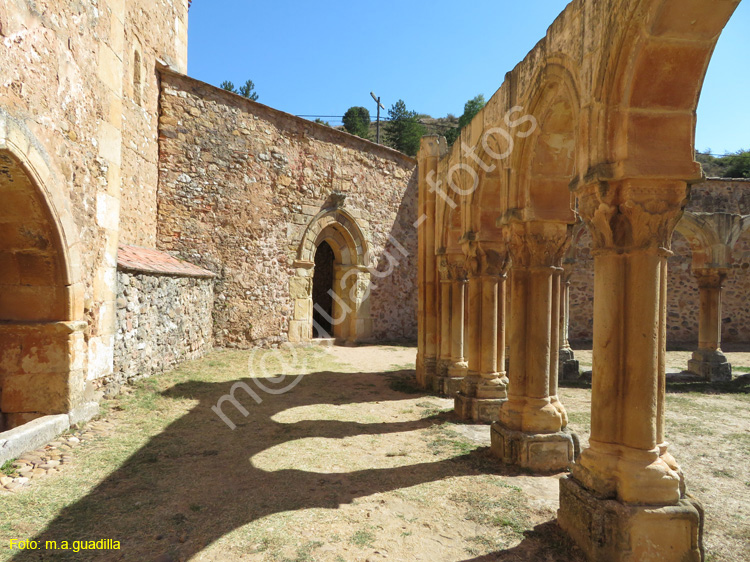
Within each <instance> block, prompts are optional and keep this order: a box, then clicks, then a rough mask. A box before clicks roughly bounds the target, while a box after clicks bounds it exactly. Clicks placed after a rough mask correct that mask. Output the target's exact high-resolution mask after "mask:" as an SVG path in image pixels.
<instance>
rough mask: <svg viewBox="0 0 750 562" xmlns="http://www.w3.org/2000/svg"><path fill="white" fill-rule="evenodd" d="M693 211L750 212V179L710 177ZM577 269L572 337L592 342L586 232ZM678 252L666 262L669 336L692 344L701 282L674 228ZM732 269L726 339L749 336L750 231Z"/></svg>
mask: <svg viewBox="0 0 750 562" xmlns="http://www.w3.org/2000/svg"><path fill="white" fill-rule="evenodd" d="M687 210H689V211H695V212H699V211H700V212H709V213H710V212H723V213H735V214H740V215H748V214H750V180H724V179H721V180H719V179H710V180H707V181H705V182H703V183H700V184H696V185H694V186H693V188H692V190H691V194H690V203H689V205H688V207H687ZM576 247H577V249H576V261H577V263H578V265H577V267H576V272H575V273H574V274H573V277H572V278H571V291H570V293H571V296H570V304H571V306H570V316H571V318H570V337H571V339H572V340H574V341H590V340H591V337H592V335H591V334H592V328H593V312H594V307H593V295H594V289H593V287H594V264H593V259H592V257H591V238H590V237H589V235H588V233H586V232H584V233H583V234H582V236H581V238H580V240H579V241H578V243H577V244H576ZM672 251H673V252H674V256H673V257H671V258H669V265H668V275H669V277H668V280H667V290H668V302H667V341H668V343H670V344H672V345H676V346H679V347H686V348H688V349H691V348H692V347H693V346H694V345H695V344H696V343H697V341H698V312H699V300H698V298H699V297H698V284H697V283H696V281H695V278H694V277H693V274H692V268H691V265H692V254H691V251H690V246H689V245H688V243H687V241H686V240H685V238H684V237H683V236H682V235H680V234H679V233H677V232H676V233H675V234H674V237H673V238H672ZM734 258H735V263H734V267H733V270H732V273H731V274H730V276H729V277H728V278H727V281H726V283H725V284H724V299H723V314H722V316H723V328H722V339H723V341H724V342H727V343H729V342H748V341H750V299H748V295H750V275H748V270H749V269H750V232H745V234H743V235H742V237H741V238H740V240H739V241H738V242H737V245H736V246H735V251H734Z"/></svg>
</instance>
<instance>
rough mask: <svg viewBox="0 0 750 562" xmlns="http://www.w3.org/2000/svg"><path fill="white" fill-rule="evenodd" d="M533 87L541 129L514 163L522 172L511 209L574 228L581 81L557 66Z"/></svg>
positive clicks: (534, 108) (513, 188)
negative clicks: (571, 225)
mask: <svg viewBox="0 0 750 562" xmlns="http://www.w3.org/2000/svg"><path fill="white" fill-rule="evenodd" d="M551 58H552V60H553V61H557V59H558V58H559V59H560V60H561V61H564V60H565V59H564V58H562V57H551ZM532 83H533V84H534V85H535V88H534V91H535V92H537V93H536V95H535V97H534V98H533V100H532V102H531V104H530V106H529V108H528V112H529V114H530V115H533V116H534V118H535V119H536V123H537V126H536V128H535V129H534V131H533V133H532V134H531V135H530V136H529V137H528V138H526V139H524V140H523V144H522V146H520V147H519V148H520V150H519V151H518V157H517V158H516V159H514V167H515V168H516V170H517V173H516V175H515V181H513V182H512V183H511V185H510V201H509V204H510V208H512V209H519V210H522V211H521V212H522V213H523V215H524V216H523V218H524V219H525V220H552V221H562V222H567V223H573V222H574V221H575V196H574V195H573V194H572V193H571V191H570V187H569V186H570V183H571V181H572V180H573V178H574V177H575V175H576V173H577V169H578V162H577V160H578V157H579V155H580V154H581V153H582V150H581V148H580V146H579V144H580V134H579V124H578V123H579V113H580V101H579V92H578V88H577V86H576V79H575V77H574V75H573V74H572V73H571V72H570V71H569V70H568V68H567V67H566V66H565V65H564V64H562V63H558V62H551V63H549V64H547V65H546V66H545V67H544V68H543V69H542V70H541V71H540V72H539V74H538V75H537V78H536V80H534V81H533V82H532Z"/></svg>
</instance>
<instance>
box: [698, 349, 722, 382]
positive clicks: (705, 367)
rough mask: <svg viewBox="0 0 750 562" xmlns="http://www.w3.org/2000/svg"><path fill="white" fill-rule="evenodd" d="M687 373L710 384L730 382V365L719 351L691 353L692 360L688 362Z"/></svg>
mask: <svg viewBox="0 0 750 562" xmlns="http://www.w3.org/2000/svg"><path fill="white" fill-rule="evenodd" d="M688 372H690V373H693V374H695V375H698V376H699V377H702V378H704V379H706V380H710V381H711V382H727V381H731V380H732V365H730V364H729V363H728V362H727V358H726V356H725V355H724V354H723V353H722V352H721V351H719V350H716V351H708V350H705V351H704V350H701V349H699V350H698V351H695V352H693V358H692V359H691V360H690V361H688Z"/></svg>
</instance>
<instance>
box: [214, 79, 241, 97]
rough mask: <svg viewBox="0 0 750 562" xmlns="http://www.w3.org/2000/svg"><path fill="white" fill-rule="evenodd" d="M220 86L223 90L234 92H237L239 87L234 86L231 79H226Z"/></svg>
mask: <svg viewBox="0 0 750 562" xmlns="http://www.w3.org/2000/svg"><path fill="white" fill-rule="evenodd" d="M219 88H221V89H222V90H226V91H227V92H232V93H233V94H237V93H239V92H237V88H235V87H234V84H233V83H232V82H230V81H229V80H224V81H223V82H222V83H221V84H219Z"/></svg>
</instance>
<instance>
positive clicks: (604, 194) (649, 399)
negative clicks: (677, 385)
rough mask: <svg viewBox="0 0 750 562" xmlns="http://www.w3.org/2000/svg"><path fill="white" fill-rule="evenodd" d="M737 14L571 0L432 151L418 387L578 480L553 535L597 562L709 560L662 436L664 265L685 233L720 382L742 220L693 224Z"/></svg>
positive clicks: (501, 444)
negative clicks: (578, 322) (576, 251)
mask: <svg viewBox="0 0 750 562" xmlns="http://www.w3.org/2000/svg"><path fill="white" fill-rule="evenodd" d="M738 3H739V2H738V0H721V1H717V2H706V1H701V0H690V1H687V2H686V1H684V0H681V1H678V0H649V1H642V2H631V3H626V4H623V3H616V2H612V1H605V2H595V1H593V0H580V1H575V2H572V3H571V4H570V5H569V6H568V7H567V8H566V10H565V11H564V12H563V13H562V14H561V15H560V16H559V17H558V19H557V20H556V21H555V22H554V24H553V25H552V26H551V27H550V28H549V31H548V33H547V36H546V37H545V38H544V39H543V40H542V41H541V42H540V43H539V44H538V45H537V46H536V47H535V48H534V49H533V50H532V51H531V53H529V55H528V56H527V57H526V59H525V60H524V61H522V62H521V63H520V64H519V65H518V66H517V67H516V68H515V69H514V70H513V71H512V72H510V73H509V74H508V75H507V77H506V80H505V82H504V83H503V85H502V87H501V88H500V89H499V90H498V92H497V93H496V94H495V95H494V96H493V97H492V99H491V100H490V101H489V102H488V103H487V105H486V107H485V108H484V109H483V110H482V111H481V112H480V113H479V114H478V115H477V116H476V117H475V118H474V120H473V121H472V122H471V124H470V125H469V126H468V127H466V128H465V129H464V130H463V131H462V134H461V137H460V139H459V140H458V141H457V142H456V143H455V144H454V145H453V147H452V149H451V150H449V149H448V148H447V147H446V145H445V141H444V139H441V138H438V137H427V138H424V139H423V141H422V147H421V150H420V153H419V157H418V162H419V198H420V199H419V212H420V213H422V214H423V215H424V216H426V221H425V228H424V230H423V231H422V232H421V235H420V240H419V260H420V261H419V291H420V299H419V354H418V359H417V377H418V380H419V382H420V383H421V384H422V386H424V387H426V388H436V389H437V390H443V391H446V392H450V391H453V390H454V389H457V388H458V393H457V395H456V400H455V404H456V406H455V409H456V413H457V414H458V415H459V416H460V417H463V418H465V419H473V420H476V421H494V423H493V424H492V430H491V431H492V449H493V452H494V453H495V454H496V455H497V456H498V457H499V458H500V460H501V461H502V462H505V463H510V464H515V465H519V466H521V467H525V468H527V469H530V470H533V471H535V472H549V471H559V470H561V469H563V468H565V467H566V466H568V465H570V466H571V467H572V471H571V474H570V476H568V477H566V478H563V479H562V480H561V484H560V490H561V495H560V510H559V514H558V522H559V524H560V526H561V527H562V528H563V529H564V530H565V531H567V532H568V533H569V534H570V535H571V536H572V537H573V538H574V540H575V541H576V542H577V543H578V544H579V545H580V546H581V548H582V549H583V550H584V551H585V552H586V553H587V555H588V556H589V558H590V559H591V560H597V561H598V560H623V561H624V560H628V561H633V562H635V561H643V560H670V561H675V562H677V561H680V562H682V561H685V560H701V559H702V545H701V536H700V533H701V528H702V522H701V517H702V515H701V509H700V507H698V506H696V505H694V502H693V501H692V500H690V499H689V497H688V496H687V495H686V488H685V481H684V477H683V475H682V472H681V470H680V468H679V466H678V464H677V462H676V460H675V459H674V458H673V457H672V455H671V454H670V452H669V448H668V443H667V442H666V440H665V435H664V427H665V416H666V413H665V408H664V404H665V362H664V356H665V353H666V337H667V258H668V257H669V256H670V255H671V252H670V247H671V240H672V235H673V232H674V230H675V228H676V227H677V225H678V223H679V224H680V227H679V228H680V231H681V232H684V233H685V235H686V237H687V239H688V241H689V242H690V244H691V245H692V248H693V260H694V268H693V271H694V273H695V275H696V276H697V277H698V279H699V285H700V288H701V297H700V302H701V318H700V342H699V349H698V351H696V353H695V354H694V357H693V360H692V361H691V362H690V366H689V369H690V371H692V372H693V373H698V374H699V375H701V376H704V377H710V378H713V379H724V378H726V377H727V373H728V365H727V364H726V360H725V359H724V357H723V354H721V352H720V348H719V343H720V319H721V313H720V310H721V304H720V303H721V299H720V294H721V286H722V282H723V280H724V278H725V276H726V273H727V269H728V264H729V261H728V258H729V254H730V253H731V252H730V251H731V248H732V246H733V245H734V243H735V242H736V241H737V239H738V237H739V236H740V234H741V233H742V230H743V224H742V220H743V219H740V218H738V217H736V216H735V217H731V216H723V215H720V214H717V215H714V216H701V215H700V214H695V215H688V216H686V217H685V218H684V219H683V220H682V222H680V219H681V217H682V216H683V209H684V207H685V205H686V204H687V202H688V196H689V193H690V185H691V184H694V183H696V182H699V181H701V179H702V173H701V169H700V166H699V165H698V164H697V163H696V162H695V161H694V130H695V119H696V117H695V110H696V106H697V103H698V97H699V93H700V90H701V86H702V83H703V78H704V75H705V72H706V68H707V66H708V63H709V61H710V58H711V53H712V51H713V48H714V45H715V44H716V41H717V39H718V37H719V35H720V33H721V31H722V29H723V27H724V25H725V24H726V22H727V21H728V19H729V18H730V16H731V15H732V13H733V11H734V9H735V8H736V6H737V4H738ZM579 217H580V219H579ZM578 220H582V221H583V223H584V224H585V228H586V230H587V231H588V234H589V235H590V237H591V240H592V242H591V246H592V254H593V256H594V290H593V294H594V309H593V355H594V359H593V363H594V366H593V385H592V404H591V411H592V420H591V437H590V441H589V446H588V447H587V448H585V449H584V450H583V451H582V452H580V454H579V455H576V454H575V450H576V448H577V439H576V437H575V436H574V435H572V434H571V433H570V432H568V431H567V429H566V425H567V416H566V413H565V408H564V406H563V405H562V404H561V403H560V401H559V400H558V398H557V378H558V371H559V366H560V362H559V350H560V348H561V347H563V348H564V347H565V343H566V342H565V340H564V337H563V338H562V341H561V337H560V335H561V332H562V333H563V334H564V333H565V330H561V329H560V318H561V310H562V311H563V313H564V311H565V310H566V309H567V306H566V303H565V300H566V297H567V295H566V291H565V289H564V288H565V287H566V286H567V280H566V279H565V277H564V276H565V275H566V273H565V267H564V258H565V257H566V253H567V251H568V248H569V246H570V244H571V240H572V237H573V231H574V229H575V228H576V223H577V221H578ZM728 249H729V250H730V251H728ZM464 291H466V292H468V297H467V298H466V299H465V302H464V297H463V295H462V293H463V292H464ZM506 293H507V294H508V300H509V303H510V306H509V307H507V306H506V305H505V298H504V295H505V294H506ZM457 301H458V302H457ZM463 306H466V307H467V311H466V326H467V331H468V334H467V338H466V339H465V340H463V338H462V333H461V332H462V330H461V329H460V328H459V327H458V326H457V324H460V323H461V322H462V320H463V318H462V314H463V310H462V307H463ZM562 316H565V315H564V314H563V315H562ZM565 320H567V319H565ZM462 341H464V346H463V350H461V349H460V347H461V342H462ZM506 346H507V350H508V359H509V361H508V372H507V373H506V372H505V369H504V363H505V349H506ZM454 347H455V348H454ZM464 357H465V359H466V362H467V364H468V366H467V368H466V370H465V372H464V371H463V370H462V369H461V368H458V366H459V365H461V366H462V367H463V359H464ZM566 360H569V356H568V357H566ZM459 380H460V382H459ZM573 461H575V462H573Z"/></svg>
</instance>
